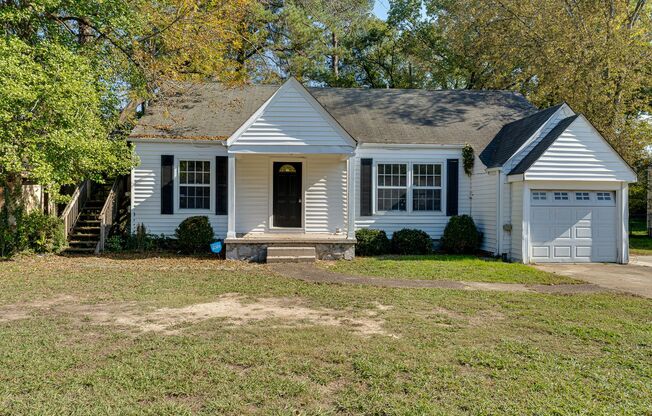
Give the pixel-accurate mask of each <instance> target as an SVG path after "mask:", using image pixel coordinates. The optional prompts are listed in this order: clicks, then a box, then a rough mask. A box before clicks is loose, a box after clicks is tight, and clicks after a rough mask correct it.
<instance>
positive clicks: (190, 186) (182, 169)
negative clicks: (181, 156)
mask: <svg viewBox="0 0 652 416" xmlns="http://www.w3.org/2000/svg"><path fill="white" fill-rule="evenodd" d="M179 185H180V186H179V208H181V209H211V162H209V161H204V160H196V161H195V160H181V161H179Z"/></svg>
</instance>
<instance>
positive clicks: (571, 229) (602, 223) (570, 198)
mask: <svg viewBox="0 0 652 416" xmlns="http://www.w3.org/2000/svg"><path fill="white" fill-rule="evenodd" d="M530 198H531V208H530V209H531V212H530V247H531V252H530V254H531V259H532V261H533V262H538V263H544V262H557V263H561V262H615V261H616V260H617V248H616V247H617V235H618V233H617V229H618V227H617V223H618V217H617V215H616V195H615V192H609V191H555V190H533V191H532V192H531V196H530Z"/></svg>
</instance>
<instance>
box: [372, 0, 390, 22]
mask: <svg viewBox="0 0 652 416" xmlns="http://www.w3.org/2000/svg"><path fill="white" fill-rule="evenodd" d="M387 10H389V0H376V3H375V4H374V14H375V15H376V16H378V17H379V18H380V19H383V20H385V19H387Z"/></svg>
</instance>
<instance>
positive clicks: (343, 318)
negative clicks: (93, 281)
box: [0, 294, 395, 337]
mask: <svg viewBox="0 0 652 416" xmlns="http://www.w3.org/2000/svg"><path fill="white" fill-rule="evenodd" d="M387 308H388V307H387V306H384V305H375V308H374V309H369V310H367V311H363V312H362V313H358V314H356V315H358V316H355V317H354V316H351V315H352V314H353V312H351V311H347V310H335V309H326V308H311V307H308V306H307V305H305V303H304V302H303V301H302V300H301V299H295V298H283V297H279V298H261V299H255V300H251V299H248V298H245V297H243V296H240V295H238V294H225V295H222V296H220V297H219V298H218V299H217V300H215V301H213V302H207V303H197V304H193V305H189V306H184V307H181V308H159V309H154V310H150V311H146V310H143V305H142V304H139V303H137V302H124V303H101V304H83V303H78V302H76V301H75V300H74V299H73V298H70V297H61V298H53V299H49V300H44V301H38V302H29V303H22V304H13V305H6V306H3V307H2V308H0V317H1V318H0V322H2V321H12V320H19V319H27V318H29V317H30V316H32V315H33V314H34V313H35V312H50V313H56V314H64V315H69V316H72V317H75V318H79V319H80V320H82V321H84V322H92V323H96V324H102V325H113V326H117V327H121V328H125V329H129V330H135V331H136V332H158V333H162V334H168V335H173V334H178V333H180V332H181V331H182V330H183V328H182V327H184V326H186V325H191V324H195V323H199V322H202V321H205V320H207V319H223V320H225V322H226V324H227V325H229V326H241V325H246V324H251V323H254V322H259V321H263V320H268V319H272V320H278V321H280V326H297V325H324V326H336V327H344V328H347V329H349V330H351V331H353V332H356V333H358V334H360V335H366V336H368V335H385V336H391V337H395V335H393V334H391V333H388V332H387V331H386V330H385V329H383V324H384V320H383V319H381V318H380V317H379V316H378V315H379V313H380V312H382V311H385V310H387ZM360 315H361V316H360ZM180 327H181V328H180Z"/></svg>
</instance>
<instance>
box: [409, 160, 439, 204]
mask: <svg viewBox="0 0 652 416" xmlns="http://www.w3.org/2000/svg"><path fill="white" fill-rule="evenodd" d="M412 210H413V211H441V165H437V164H414V165H412Z"/></svg>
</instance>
